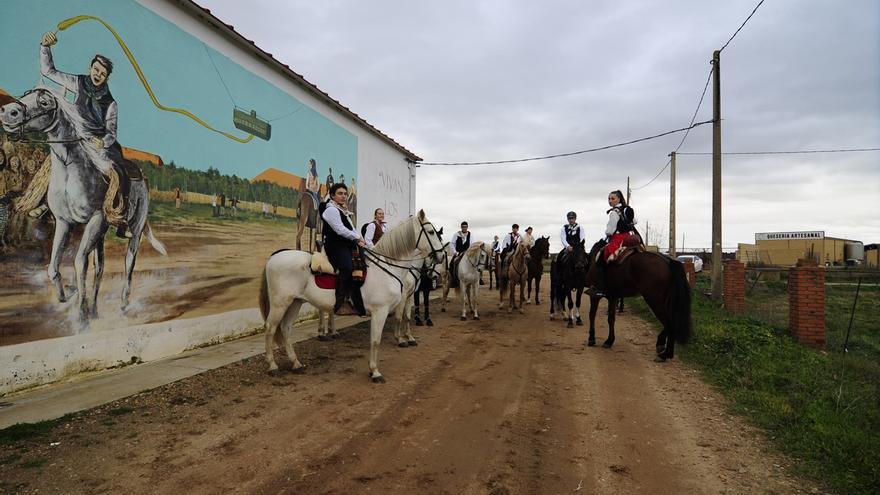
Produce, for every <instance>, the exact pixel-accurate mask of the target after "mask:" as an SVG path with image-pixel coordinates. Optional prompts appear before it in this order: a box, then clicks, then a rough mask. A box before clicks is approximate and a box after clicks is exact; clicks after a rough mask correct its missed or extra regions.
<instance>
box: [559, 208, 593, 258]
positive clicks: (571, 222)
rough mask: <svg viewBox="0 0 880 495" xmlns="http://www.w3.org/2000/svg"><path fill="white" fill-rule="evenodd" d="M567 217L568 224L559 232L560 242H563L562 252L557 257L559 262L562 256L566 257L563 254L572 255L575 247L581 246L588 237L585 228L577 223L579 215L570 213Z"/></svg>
mask: <svg viewBox="0 0 880 495" xmlns="http://www.w3.org/2000/svg"><path fill="white" fill-rule="evenodd" d="M565 217H566V218H567V219H568V223H567V224H565V225H563V226H562V228H561V229H560V230H559V240H560V241H562V251H560V252H559V255H558V256H557V257H556V259H557V260H558V259H559V258H560V257H561V256H564V254H563V253H570V252H571V251H572V249H574V246H575V245H577V244H580V243H581V242H583V241H584V239H586V237H587V233H586V231H585V230H584V228H583V227H581V226H580V225H578V223H577V213H575V212H573V211H570V212H568V213H567V214H566V215H565Z"/></svg>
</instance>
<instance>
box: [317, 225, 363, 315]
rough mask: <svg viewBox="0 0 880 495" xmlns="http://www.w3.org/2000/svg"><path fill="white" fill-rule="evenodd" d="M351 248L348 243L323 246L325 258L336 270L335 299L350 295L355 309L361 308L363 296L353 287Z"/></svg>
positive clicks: (342, 298)
mask: <svg viewBox="0 0 880 495" xmlns="http://www.w3.org/2000/svg"><path fill="white" fill-rule="evenodd" d="M351 250H352V245H351V244H349V243H336V242H333V243H328V244H326V245H325V246H324V251H325V252H326V253H327V258H328V259H329V260H330V264H331V265H333V268H336V271H337V272H338V273H337V274H336V300H337V301H340V300H344V299H345V298H347V297H349V296H351V303H352V305H353V306H354V307H355V309H358V310H361V309H363V307H364V301H363V298H361V290H360V289H359V288H357V289H356V288H355V287H354V286H353V284H352V280H351V270H352V266H351Z"/></svg>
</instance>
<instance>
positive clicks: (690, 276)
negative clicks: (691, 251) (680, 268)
mask: <svg viewBox="0 0 880 495" xmlns="http://www.w3.org/2000/svg"><path fill="white" fill-rule="evenodd" d="M684 274H685V276H686V277H687V281H688V284H689V285H690V286H691V289H693V288H694V287H696V286H697V272H696V271H694V264H693V263H691V262H690V261H685V262H684Z"/></svg>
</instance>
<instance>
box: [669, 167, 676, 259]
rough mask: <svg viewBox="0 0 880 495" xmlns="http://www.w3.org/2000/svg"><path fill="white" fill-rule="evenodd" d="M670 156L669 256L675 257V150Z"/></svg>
mask: <svg viewBox="0 0 880 495" xmlns="http://www.w3.org/2000/svg"><path fill="white" fill-rule="evenodd" d="M669 157H670V167H671V168H670V169H669V256H671V257H673V258H675V152H674V151H673V152H672V153H670V154H669Z"/></svg>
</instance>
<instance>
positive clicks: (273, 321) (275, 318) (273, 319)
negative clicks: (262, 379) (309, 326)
mask: <svg viewBox="0 0 880 495" xmlns="http://www.w3.org/2000/svg"><path fill="white" fill-rule="evenodd" d="M273 302H274V301H273ZM291 303H292V301H289V302H287V303H286V304H281V303H275V304H272V305H271V306H270V308H269V314H268V315H266V321H265V322H264V323H263V326H264V327H265V329H266V336H265V337H266V363H268V364H269V370H268V371H269V374H276V373H278V364H277V363H276V362H275V340H276V333H278V332H281V331H283V329H282V328H281V320H283V319H284V315H285V313H286V312H287V308H288V307H289V306H290V304H291Z"/></svg>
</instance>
